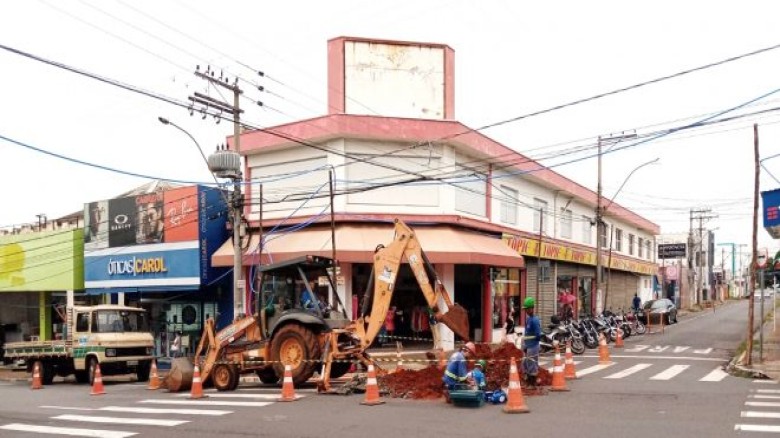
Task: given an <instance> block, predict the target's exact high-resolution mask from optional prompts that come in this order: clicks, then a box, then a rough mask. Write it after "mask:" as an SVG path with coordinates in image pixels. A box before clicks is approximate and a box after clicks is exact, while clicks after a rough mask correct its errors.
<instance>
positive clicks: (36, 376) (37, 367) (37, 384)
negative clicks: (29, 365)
mask: <svg viewBox="0 0 780 438" xmlns="http://www.w3.org/2000/svg"><path fill="white" fill-rule="evenodd" d="M30 389H43V383H41V362H40V361H36V362H35V364H33V372H32V386H31V387H30Z"/></svg>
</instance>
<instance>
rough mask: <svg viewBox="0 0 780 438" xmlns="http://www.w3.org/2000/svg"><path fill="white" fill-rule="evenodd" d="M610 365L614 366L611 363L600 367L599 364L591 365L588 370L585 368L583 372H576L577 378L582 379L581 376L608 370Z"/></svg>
mask: <svg viewBox="0 0 780 438" xmlns="http://www.w3.org/2000/svg"><path fill="white" fill-rule="evenodd" d="M612 365H615V363H614V362H613V363H609V364H606V365H601V364H599V365H593V366H592V367H588V368H585V369H584V370H580V371H577V376H578V377H582V376H585V375H588V374H590V373H596V372H599V371H601V370H603V369H606V368H609V367H611V366H612Z"/></svg>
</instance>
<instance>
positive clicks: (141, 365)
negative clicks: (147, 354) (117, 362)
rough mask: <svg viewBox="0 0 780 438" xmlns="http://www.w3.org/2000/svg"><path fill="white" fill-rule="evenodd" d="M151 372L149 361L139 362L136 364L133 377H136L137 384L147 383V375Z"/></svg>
mask: <svg viewBox="0 0 780 438" xmlns="http://www.w3.org/2000/svg"><path fill="white" fill-rule="evenodd" d="M151 371H152V362H151V361H149V360H144V361H141V362H138V368H136V370H135V375H136V377H138V381H139V382H148V381H149V373H150V372H151Z"/></svg>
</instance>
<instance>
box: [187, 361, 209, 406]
mask: <svg viewBox="0 0 780 438" xmlns="http://www.w3.org/2000/svg"><path fill="white" fill-rule="evenodd" d="M204 397H205V395H203V381H201V380H200V367H198V365H197V364H195V371H193V372H192V388H191V389H190V398H192V399H198V398H204Z"/></svg>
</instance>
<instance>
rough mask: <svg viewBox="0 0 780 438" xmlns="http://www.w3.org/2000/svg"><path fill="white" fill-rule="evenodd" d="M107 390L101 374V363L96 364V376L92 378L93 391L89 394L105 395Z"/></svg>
mask: <svg viewBox="0 0 780 438" xmlns="http://www.w3.org/2000/svg"><path fill="white" fill-rule="evenodd" d="M105 393H106V391H105V389H104V388H103V375H102V374H100V364H99V363H96V364H95V377H94V378H93V379H92V392H90V393H89V395H103V394H105Z"/></svg>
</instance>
